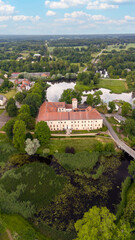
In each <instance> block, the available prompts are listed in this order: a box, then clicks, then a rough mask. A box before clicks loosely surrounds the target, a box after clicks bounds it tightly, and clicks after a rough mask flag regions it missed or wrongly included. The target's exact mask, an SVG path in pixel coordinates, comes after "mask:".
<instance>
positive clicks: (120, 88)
mask: <svg viewBox="0 0 135 240" xmlns="http://www.w3.org/2000/svg"><path fill="white" fill-rule="evenodd" d="M94 88H106V89H109V90H111V92H112V93H123V92H127V85H126V82H125V81H122V80H110V79H100V80H99V84H97V85H93V86H91V85H89V86H86V85H84V84H83V83H82V82H76V85H75V89H76V90H77V91H80V92H83V91H90V90H92V89H94Z"/></svg>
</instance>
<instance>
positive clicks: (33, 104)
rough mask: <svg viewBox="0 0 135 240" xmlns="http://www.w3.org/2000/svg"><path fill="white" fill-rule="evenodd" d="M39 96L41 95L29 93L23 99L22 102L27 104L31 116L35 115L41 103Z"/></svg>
mask: <svg viewBox="0 0 135 240" xmlns="http://www.w3.org/2000/svg"><path fill="white" fill-rule="evenodd" d="M41 98H42V96H41V95H39V94H37V93H29V94H28V95H27V97H26V98H25V100H24V101H23V103H24V104H27V105H29V107H30V113H31V116H32V117H36V115H37V112H38V108H39V107H40V105H41Z"/></svg>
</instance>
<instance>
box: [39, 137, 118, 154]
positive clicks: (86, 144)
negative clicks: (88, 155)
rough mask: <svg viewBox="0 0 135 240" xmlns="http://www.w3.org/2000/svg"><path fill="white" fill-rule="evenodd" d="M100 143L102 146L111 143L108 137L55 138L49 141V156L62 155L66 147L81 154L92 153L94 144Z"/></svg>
mask: <svg viewBox="0 0 135 240" xmlns="http://www.w3.org/2000/svg"><path fill="white" fill-rule="evenodd" d="M98 141H100V142H102V143H103V144H105V143H108V142H113V141H112V140H111V138H109V137H87V138H85V137H84V138H80V139H79V138H68V139H65V138H57V139H51V140H50V144H49V146H48V147H49V148H50V154H54V153H55V152H57V151H58V152H59V153H64V152H65V148H66V147H73V148H74V149H75V152H82V151H89V152H91V151H93V150H94V148H95V145H96V143H97V142H98ZM44 148H46V146H44V147H42V149H40V151H42V150H43V149H44Z"/></svg>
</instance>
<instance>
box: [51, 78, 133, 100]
mask: <svg viewBox="0 0 135 240" xmlns="http://www.w3.org/2000/svg"><path fill="white" fill-rule="evenodd" d="M48 84H50V85H51V86H50V87H49V88H48V89H47V99H48V101H49V102H57V101H59V98H60V97H61V94H62V93H63V91H64V90H66V89H68V88H72V89H74V87H75V82H70V83H67V82H60V83H54V84H52V83H50V82H48ZM98 90H100V91H102V93H103V94H102V95H101V99H102V100H103V102H105V103H108V102H110V101H113V100H123V101H126V102H129V103H131V104H133V100H134V98H135V92H134V93H132V92H130V93H121V94H115V93H111V91H110V90H109V89H105V88H100V89H98ZM98 90H92V91H88V92H83V94H84V95H88V94H89V93H91V94H93V93H94V92H95V91H98ZM86 99H87V96H83V97H82V103H84V102H85V101H86Z"/></svg>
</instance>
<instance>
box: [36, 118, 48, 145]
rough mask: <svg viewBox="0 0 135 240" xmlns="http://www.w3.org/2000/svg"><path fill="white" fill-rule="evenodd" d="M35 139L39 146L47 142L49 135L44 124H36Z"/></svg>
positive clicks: (42, 122)
mask: <svg viewBox="0 0 135 240" xmlns="http://www.w3.org/2000/svg"><path fill="white" fill-rule="evenodd" d="M35 137H36V138H37V139H38V140H39V142H40V144H45V143H47V142H48V141H49V139H50V137H51V134H50V129H49V127H48V125H47V123H46V122H44V121H41V122H38V123H37V124H36V127H35Z"/></svg>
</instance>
